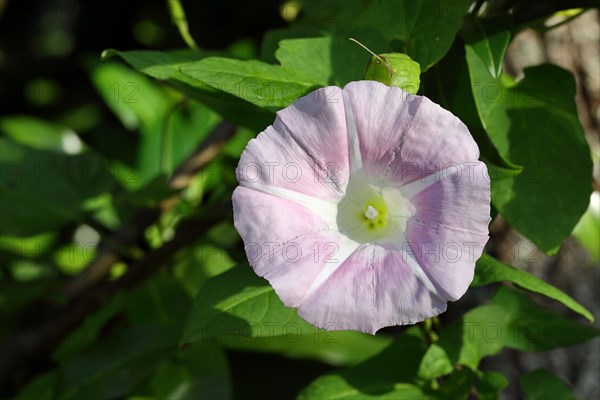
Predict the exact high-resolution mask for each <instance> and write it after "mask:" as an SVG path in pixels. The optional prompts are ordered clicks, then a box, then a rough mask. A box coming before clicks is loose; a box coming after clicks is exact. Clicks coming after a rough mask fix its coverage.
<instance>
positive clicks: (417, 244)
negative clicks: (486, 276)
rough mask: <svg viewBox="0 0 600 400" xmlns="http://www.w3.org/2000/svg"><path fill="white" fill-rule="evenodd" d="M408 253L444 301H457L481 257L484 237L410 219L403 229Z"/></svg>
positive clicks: (470, 279)
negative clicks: (404, 229)
mask: <svg viewBox="0 0 600 400" xmlns="http://www.w3.org/2000/svg"><path fill="white" fill-rule="evenodd" d="M406 238H407V240H408V243H409V248H406V249H407V251H410V252H411V253H412V255H413V257H414V258H415V260H416V261H417V262H418V263H419V265H420V266H421V268H422V270H423V271H424V272H425V274H426V275H427V276H428V278H429V279H430V281H431V282H432V283H433V284H434V285H435V287H436V291H437V292H438V293H439V294H440V295H441V296H443V297H444V298H445V299H446V300H450V301H456V300H458V299H460V298H461V297H462V296H463V295H464V294H465V292H466V291H467V289H468V287H469V285H470V284H471V282H472V281H473V274H474V271H475V262H476V261H477V260H478V259H479V257H481V254H482V252H483V247H484V246H485V244H486V242H487V241H488V238H489V237H488V236H487V235H481V234H471V233H468V232H465V231H460V230H455V229H452V228H448V227H443V226H432V225H431V224H427V223H423V222H418V221H417V220H414V219H412V220H410V221H409V223H408V225H407V229H406Z"/></svg>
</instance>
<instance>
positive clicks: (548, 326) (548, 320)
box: [419, 286, 599, 379]
mask: <svg viewBox="0 0 600 400" xmlns="http://www.w3.org/2000/svg"><path fill="white" fill-rule="evenodd" d="M598 334H599V332H598V331H597V330H596V329H594V328H592V327H590V326H588V325H584V324H581V323H579V322H575V321H572V320H570V319H568V318H565V317H563V316H561V315H559V314H556V313H555V312H553V311H550V310H549V309H547V308H544V307H542V306H539V305H538V304H536V303H534V302H533V301H532V300H531V299H530V298H529V297H527V296H526V295H524V294H522V293H519V292H517V291H515V290H511V289H508V288H507V287H504V286H503V287H500V288H499V289H498V291H497V292H496V294H495V296H494V297H493V298H492V302H491V303H490V304H486V305H483V306H480V307H476V308H474V309H472V310H471V311H469V312H467V313H466V314H464V315H463V316H462V317H461V318H460V319H459V320H458V321H456V322H454V323H452V324H451V325H449V326H448V328H446V329H445V330H444V331H443V332H442V334H441V337H440V340H439V342H437V343H435V344H433V345H431V346H430V348H429V349H428V351H427V354H425V356H424V357H423V360H422V362H421V366H420V368H419V376H420V377H421V378H423V379H435V378H437V377H439V376H442V375H445V374H449V373H450V372H452V370H453V366H454V365H457V364H460V365H465V366H467V367H469V368H471V369H473V370H475V369H477V366H478V365H479V362H480V360H481V359H482V358H484V357H487V356H491V355H494V354H496V353H498V352H499V351H500V350H502V349H503V348H504V347H509V348H512V349H516V350H524V351H541V350H550V349H554V348H557V347H564V346H570V345H574V344H578V343H581V342H584V341H586V340H589V339H591V338H593V337H595V336H598ZM432 366H434V367H432Z"/></svg>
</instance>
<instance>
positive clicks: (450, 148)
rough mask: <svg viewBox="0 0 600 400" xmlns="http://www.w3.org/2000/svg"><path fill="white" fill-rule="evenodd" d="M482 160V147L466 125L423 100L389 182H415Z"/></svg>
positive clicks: (426, 99) (391, 172) (437, 106)
mask: <svg viewBox="0 0 600 400" xmlns="http://www.w3.org/2000/svg"><path fill="white" fill-rule="evenodd" d="M478 158H479V148H478V147H477V144H476V143H475V141H474V140H473V137H472V136H471V134H470V132H469V130H468V129H467V127H466V126H465V124H463V123H462V121H461V120H460V119H458V118H457V117H456V116H455V115H454V114H452V113H451V112H450V111H448V110H445V109H443V108H442V107H440V106H439V105H438V104H436V103H434V102H433V101H431V100H429V99H428V98H426V97H423V101H422V102H421V105H420V107H419V108H418V110H417V111H416V113H415V115H414V118H413V120H412V125H411V127H410V129H409V130H408V131H407V132H406V136H405V138H404V140H403V144H402V148H401V150H400V151H399V152H398V154H397V155H396V158H395V159H394V161H393V162H392V163H391V165H390V169H389V171H388V173H387V176H386V179H387V180H389V181H392V182H402V183H407V182H412V181H414V180H416V179H419V178H422V177H424V176H427V175H430V174H432V173H433V172H435V171H439V170H442V169H444V168H448V167H452V166H455V165H457V164H461V163H464V162H469V161H476V160H477V159H478Z"/></svg>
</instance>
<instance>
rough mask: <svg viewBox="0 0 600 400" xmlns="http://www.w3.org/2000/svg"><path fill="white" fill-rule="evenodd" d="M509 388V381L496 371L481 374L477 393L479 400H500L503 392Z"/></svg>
mask: <svg viewBox="0 0 600 400" xmlns="http://www.w3.org/2000/svg"><path fill="white" fill-rule="evenodd" d="M507 386H508V380H507V379H506V377H505V376H504V375H502V374H501V373H499V372H494V371H482V372H480V373H479V383H478V384H477V392H478V393H479V397H478V399H479V400H498V399H499V398H500V393H501V392H502V390H503V389H504V388H505V387H507Z"/></svg>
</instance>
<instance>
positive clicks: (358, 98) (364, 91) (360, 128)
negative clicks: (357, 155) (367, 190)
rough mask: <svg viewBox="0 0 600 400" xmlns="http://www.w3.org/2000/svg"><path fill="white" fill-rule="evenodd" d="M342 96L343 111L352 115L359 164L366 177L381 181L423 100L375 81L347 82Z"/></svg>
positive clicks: (420, 97)
mask: <svg viewBox="0 0 600 400" xmlns="http://www.w3.org/2000/svg"><path fill="white" fill-rule="evenodd" d="M344 93H345V94H346V96H345V99H346V108H347V109H350V110H351V112H352V114H353V116H354V122H355V126H356V130H357V133H358V139H359V142H360V151H361V154H362V165H363V167H364V169H365V171H366V172H367V174H369V175H371V176H374V177H379V178H383V176H384V174H385V172H386V170H387V168H388V166H389V165H390V163H391V162H392V160H393V159H394V157H395V152H396V150H397V149H398V147H399V146H400V144H401V143H402V140H403V135H404V134H405V133H406V132H408V131H409V130H410V129H411V126H412V124H413V122H414V121H413V119H414V117H415V114H416V113H417V112H418V109H419V107H420V105H421V103H422V102H423V99H424V97H422V96H415V95H412V94H410V93H407V92H405V91H403V90H402V89H399V88H395V87H389V86H386V85H384V84H382V83H379V82H375V81H358V82H350V83H349V84H347V85H346V86H345V87H344ZM347 112H348V111H347Z"/></svg>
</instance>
